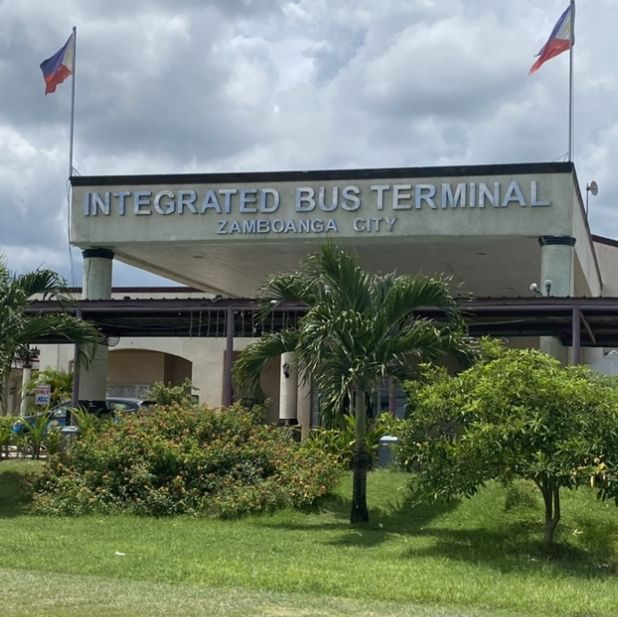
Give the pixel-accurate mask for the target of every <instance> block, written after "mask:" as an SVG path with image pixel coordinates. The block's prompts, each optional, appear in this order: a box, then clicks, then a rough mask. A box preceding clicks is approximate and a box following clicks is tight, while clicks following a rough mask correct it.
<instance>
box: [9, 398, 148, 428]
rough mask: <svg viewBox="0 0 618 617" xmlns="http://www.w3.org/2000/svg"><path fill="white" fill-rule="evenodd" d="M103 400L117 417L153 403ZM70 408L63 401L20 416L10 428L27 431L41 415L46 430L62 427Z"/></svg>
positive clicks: (67, 422)
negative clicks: (43, 416)
mask: <svg viewBox="0 0 618 617" xmlns="http://www.w3.org/2000/svg"><path fill="white" fill-rule="evenodd" d="M105 402H106V404H107V409H108V413H109V415H110V416H111V417H117V416H119V415H121V414H123V413H132V412H135V411H137V410H138V409H147V408H148V407H152V406H153V405H154V404H155V403H154V401H150V400H147V399H141V398H129V397H110V398H107V399H106V400H105ZM71 409H73V403H72V402H71V401H64V402H62V403H59V404H58V405H56V406H55V407H52V408H51V409H49V410H48V411H45V412H43V413H42V414H34V415H31V416H25V417H23V418H21V419H20V420H18V421H17V422H15V424H14V425H13V429H12V430H13V432H14V433H23V432H25V431H27V430H28V427H30V426H33V425H34V423H35V422H36V421H37V419H38V418H40V417H41V415H46V416H47V419H48V424H47V428H48V430H49V429H50V428H52V427H58V428H62V427H64V426H67V425H68V424H69V416H70V412H71ZM102 415H105V414H102Z"/></svg>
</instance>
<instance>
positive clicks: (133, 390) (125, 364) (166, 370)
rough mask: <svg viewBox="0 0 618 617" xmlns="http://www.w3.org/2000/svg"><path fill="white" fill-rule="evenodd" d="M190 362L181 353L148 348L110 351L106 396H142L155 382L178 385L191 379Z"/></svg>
mask: <svg viewBox="0 0 618 617" xmlns="http://www.w3.org/2000/svg"><path fill="white" fill-rule="evenodd" d="M191 370H192V363H191V362H190V361H189V360H187V359H185V358H182V357H180V356H175V355H173V354H170V353H164V352H161V351H152V350H148V349H118V350H113V351H110V354H109V364H108V369H107V396H108V397H109V396H112V397H113V396H121V397H125V396H128V397H137V398H145V397H147V396H148V394H149V392H150V388H151V387H152V386H153V384H155V383H157V382H162V383H164V384H165V385H172V386H178V385H180V384H182V383H183V382H184V381H185V380H186V379H191Z"/></svg>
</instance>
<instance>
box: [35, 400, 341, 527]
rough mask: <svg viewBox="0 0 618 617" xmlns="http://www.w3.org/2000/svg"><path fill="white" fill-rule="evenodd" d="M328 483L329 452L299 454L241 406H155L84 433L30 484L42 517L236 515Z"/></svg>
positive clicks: (302, 498)
mask: <svg viewBox="0 0 618 617" xmlns="http://www.w3.org/2000/svg"><path fill="white" fill-rule="evenodd" d="M336 479H337V466H336V465H335V464H334V462H333V460H332V458H331V457H330V456H329V455H327V454H324V453H322V452H318V451H308V450H307V449H305V448H303V447H302V446H299V445H298V444H296V443H295V442H294V441H293V440H292V439H290V437H289V436H288V435H287V434H286V433H285V432H284V431H281V430H280V429H277V428H276V427H272V426H266V425H264V424H262V423H260V422H259V421H258V419H257V416H256V415H255V414H253V413H250V412H247V411H246V410H244V409H242V408H240V407H236V406H234V407H230V408H227V409H224V410H213V409H208V408H205V407H202V406H198V405H183V406H180V405H175V406H170V407H157V408H155V409H154V410H150V411H147V412H144V413H140V414H130V415H127V416H125V417H123V418H122V420H121V421H120V422H119V423H117V424H108V425H104V426H102V427H101V428H100V429H99V430H97V431H88V432H86V433H85V434H84V435H83V436H82V437H81V438H80V439H79V440H77V441H76V442H75V443H74V444H73V445H72V446H71V448H70V450H69V451H68V452H63V453H59V454H58V455H55V456H52V457H50V458H49V461H48V465H47V467H46V469H45V472H44V473H43V474H42V476H40V477H39V478H37V479H36V480H35V484H34V487H33V488H34V507H35V510H36V511H37V512H39V513H43V514H69V515H77V514H83V513H88V512H113V511H119V510H124V511H130V512H134V513H137V514H143V515H155V516H161V515H170V514H190V515H214V516H223V517H230V516H238V515H241V514H245V513H250V512H260V511H263V510H270V509H274V508H278V507H287V506H291V507H297V508H302V507H306V506H309V505H311V504H313V503H314V502H315V501H316V499H318V498H319V497H321V496H322V495H325V494H326V493H327V492H329V490H330V488H331V487H332V486H333V484H334V482H335V481H336Z"/></svg>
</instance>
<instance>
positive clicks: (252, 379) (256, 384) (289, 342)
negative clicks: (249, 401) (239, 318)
mask: <svg viewBox="0 0 618 617" xmlns="http://www.w3.org/2000/svg"><path fill="white" fill-rule="evenodd" d="M297 345H298V333H297V332H296V331H294V330H286V331H283V332H273V333H271V334H264V335H263V336H261V337H260V338H259V339H257V340H256V341H254V342H253V343H251V344H250V345H248V346H247V347H246V348H245V349H243V351H242V352H241V354H240V357H239V358H238V360H236V362H234V367H233V380H234V386H235V389H236V393H237V394H238V395H240V396H241V397H255V396H256V395H258V394H260V393H261V388H260V373H261V371H262V369H263V368H264V367H265V366H266V363H267V362H268V361H269V360H271V359H272V358H276V357H277V356H280V355H281V354H282V353H285V352H286V351H295V350H296V347H297Z"/></svg>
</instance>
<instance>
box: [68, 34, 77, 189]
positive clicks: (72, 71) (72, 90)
mask: <svg viewBox="0 0 618 617" xmlns="http://www.w3.org/2000/svg"><path fill="white" fill-rule="evenodd" d="M76 58H77V28H76V27H75V26H73V65H72V66H71V75H72V77H73V78H72V79H71V133H70V137H69V142H70V143H69V178H70V177H71V176H72V175H73V129H74V125H75V62H76Z"/></svg>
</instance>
